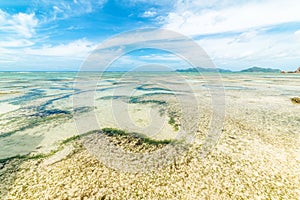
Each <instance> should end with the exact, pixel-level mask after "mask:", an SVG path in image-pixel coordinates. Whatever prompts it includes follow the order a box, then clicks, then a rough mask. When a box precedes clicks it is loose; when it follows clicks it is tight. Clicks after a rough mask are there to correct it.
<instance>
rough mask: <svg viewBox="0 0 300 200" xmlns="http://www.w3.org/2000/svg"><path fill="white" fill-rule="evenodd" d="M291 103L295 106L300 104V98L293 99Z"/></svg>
mask: <svg viewBox="0 0 300 200" xmlns="http://www.w3.org/2000/svg"><path fill="white" fill-rule="evenodd" d="M291 101H292V102H293V103H294V104H300V97H293V98H291Z"/></svg>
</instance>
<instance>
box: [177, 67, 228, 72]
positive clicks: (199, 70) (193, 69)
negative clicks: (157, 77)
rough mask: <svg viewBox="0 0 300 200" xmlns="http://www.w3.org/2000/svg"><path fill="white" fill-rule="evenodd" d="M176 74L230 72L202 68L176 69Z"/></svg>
mask: <svg viewBox="0 0 300 200" xmlns="http://www.w3.org/2000/svg"><path fill="white" fill-rule="evenodd" d="M176 72H222V73H224V72H232V71H231V70H228V69H220V68H202V67H194V68H188V69H177V70H176Z"/></svg>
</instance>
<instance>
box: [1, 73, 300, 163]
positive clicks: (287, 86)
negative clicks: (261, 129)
mask: <svg viewBox="0 0 300 200" xmlns="http://www.w3.org/2000/svg"><path fill="white" fill-rule="evenodd" d="M99 75H100V73H92V72H90V73H84V74H83V75H82V76H81V77H80V79H77V78H76V76H77V73H76V72H26V73H23V72H2V73H0V92H1V93H0V109H1V111H0V159H3V158H7V157H13V156H16V155H23V154H28V153H31V152H35V151H40V149H43V148H49V149H51V146H52V145H54V144H55V142H57V141H60V140H63V139H65V138H67V137H70V136H72V135H76V134H77V133H76V125H75V124H74V121H73V119H74V116H76V115H84V114H85V113H89V112H90V111H91V110H93V109H96V111H97V109H98V111H99V113H100V114H99V115H98V116H97V117H98V119H99V120H100V121H101V120H103V126H114V124H113V123H112V122H111V121H109V120H110V119H105V117H103V116H102V118H101V113H105V112H106V111H105V108H106V107H105V106H106V105H112V104H109V103H108V102H110V101H112V100H115V101H116V102H120V101H123V103H124V106H126V105H128V104H135V105H131V106H133V111H132V113H133V114H132V113H131V114H132V115H134V113H136V115H137V116H139V117H138V118H137V119H136V121H138V122H139V123H140V124H142V125H144V126H147V124H148V123H150V122H149V120H148V119H147V120H146V119H144V118H146V117H145V116H146V115H150V114H149V113H150V112H152V111H147V109H148V108H149V109H150V108H152V107H153V106H159V105H157V104H159V102H164V101H168V100H169V99H170V98H171V97H172V96H174V95H173V94H175V96H176V95H180V94H184V93H188V92H191V91H186V87H183V85H184V84H187V85H189V86H190V87H191V88H193V90H192V91H193V92H194V93H197V94H198V96H201V98H202V97H203V98H204V96H205V95H203V94H202V92H203V93H207V94H209V89H210V88H213V87H216V88H220V89H224V90H225V95H226V104H227V105H228V106H229V108H227V110H226V111H227V112H231V113H232V112H236V111H235V110H234V109H233V108H234V107H236V108H237V109H239V108H241V109H240V110H241V112H242V111H243V112H244V111H245V110H246V109H247V110H248V111H249V113H251V112H250V111H251V110H254V111H253V112H252V114H253V113H256V114H255V116H252V117H253V118H254V119H255V120H254V121H255V122H254V123H258V124H260V122H257V121H259V120H260V121H265V125H269V126H270V127H271V128H275V127H277V128H278V129H286V132H295V130H296V129H295V126H296V125H299V118H297V116H298V115H299V111H300V105H299V106H298V105H292V104H291V102H290V98H291V97H294V96H300V88H299V87H300V76H299V75H291V74H288V75H282V74H263V73H259V74H256V73H253V74H252V73H247V74H246V73H244V74H243V73H224V74H221V78H222V85H211V84H210V83H208V82H207V80H206V79H205V77H209V76H212V74H209V73H208V74H205V73H204V74H202V75H201V76H200V75H198V74H180V73H179V74H177V73H165V74H162V73H149V72H147V73H143V72H138V73H117V72H111V73H109V72H107V73H104V74H102V76H101V77H99ZM203 77H204V78H203ZM82 80H85V81H86V80H87V81H89V80H93V81H95V82H96V83H97V85H98V87H97V89H96V90H95V91H96V92H95V94H94V96H95V107H96V108H92V107H89V106H86V107H85V106H82V107H75V108H74V107H73V104H72V99H73V98H74V97H75V98H76V95H78V94H85V93H88V92H91V91H86V90H84V89H82V88H78V87H76V84H75V83H76V81H82ZM74 84H75V85H74ZM128 88H130V89H128ZM170 94H171V95H170ZM124 96H127V97H128V98H123V97H124ZM131 96H136V97H135V100H136V101H134V102H133V101H129V100H130V97H131ZM206 96H208V97H209V95H206ZM138 98H148V99H147V100H140V99H138ZM137 101H139V102H141V103H144V104H145V105H143V106H144V107H143V106H141V105H137ZM148 103H149V104H148ZM146 104H147V105H146ZM122 105H123V104H122ZM151 106H152V107H151ZM160 106H161V105H160ZM139 107H140V108H139ZM156 108H157V107H156ZM156 108H155V109H156ZM141 109H142V111H143V112H145V113H144V114H141V113H140V112H142V111H141ZM143 109H144V110H143ZM243 109H244V110H243ZM276 109H277V110H276ZM266 110H268V111H272V112H274V113H277V114H281V113H282V112H283V111H286V112H287V113H288V114H286V116H283V117H282V118H281V119H278V118H275V117H276V115H275V114H273V115H267V116H264V115H263V113H266ZM130 112H131V111H130ZM148 112H149V113H148ZM245 112H246V111H245ZM103 115H106V116H108V115H109V114H103ZM99 116H100V117H99ZM280 116H281V115H280ZM131 117H132V116H131ZM252 117H251V118H252ZM106 118H109V117H106ZM132 118H135V117H134V116H133V117H132ZM251 118H250V117H249V118H246V119H245V120H246V121H247V120H248V121H247V123H251ZM294 119H296V120H294ZM162 120H163V118H162ZM289 120H290V121H289ZM292 120H293V121H292ZM150 121H151V120H150ZM281 121H284V122H285V123H287V122H288V123H289V125H287V126H286V127H282V126H284V125H283V124H284V123H281ZM268 123H269V124H268ZM298 127H299V126H298ZM127 128H130V127H127Z"/></svg>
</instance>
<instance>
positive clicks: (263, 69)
mask: <svg viewBox="0 0 300 200" xmlns="http://www.w3.org/2000/svg"><path fill="white" fill-rule="evenodd" d="M299 70H300V69H299ZM176 72H221V73H224V72H225V73H226V72H227V73H228V72H264V73H280V72H282V71H281V70H280V69H272V68H261V67H250V68H248V69H243V70H241V71H231V70H228V69H221V68H202V67H195V68H188V69H177V70H176Z"/></svg>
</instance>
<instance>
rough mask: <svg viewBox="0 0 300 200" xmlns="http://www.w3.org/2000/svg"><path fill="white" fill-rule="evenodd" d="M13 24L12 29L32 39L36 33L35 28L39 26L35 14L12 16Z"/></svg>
mask: <svg viewBox="0 0 300 200" xmlns="http://www.w3.org/2000/svg"><path fill="white" fill-rule="evenodd" d="M11 24H12V28H13V29H14V30H15V31H16V32H18V33H19V34H20V35H21V36H24V37H26V38H31V37H32V36H33V34H34V33H35V27H36V26H37V25H38V20H37V19H36V18H35V15H34V14H33V13H31V14H25V13H18V14H16V15H13V16H12V22H11Z"/></svg>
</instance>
